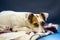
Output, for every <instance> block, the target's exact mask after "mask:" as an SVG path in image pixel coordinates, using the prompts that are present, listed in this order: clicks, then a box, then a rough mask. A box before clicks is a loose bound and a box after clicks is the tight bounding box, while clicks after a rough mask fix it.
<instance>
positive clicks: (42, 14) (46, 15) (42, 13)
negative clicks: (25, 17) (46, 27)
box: [40, 12, 49, 21]
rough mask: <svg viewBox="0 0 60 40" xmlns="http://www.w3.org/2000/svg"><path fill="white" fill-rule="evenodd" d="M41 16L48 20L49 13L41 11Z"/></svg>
mask: <svg viewBox="0 0 60 40" xmlns="http://www.w3.org/2000/svg"><path fill="white" fill-rule="evenodd" d="M40 16H41V17H42V18H43V20H44V21H47V18H48V16H49V14H48V13H44V12H41V13H40Z"/></svg>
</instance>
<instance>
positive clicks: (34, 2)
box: [0, 0, 60, 24]
mask: <svg viewBox="0 0 60 40" xmlns="http://www.w3.org/2000/svg"><path fill="white" fill-rule="evenodd" d="M3 10H13V11H22V12H23V11H31V12H34V13H39V12H48V13H49V18H48V21H47V23H50V22H52V23H58V24H60V0H0V11H3Z"/></svg>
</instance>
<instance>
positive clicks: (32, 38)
mask: <svg viewBox="0 0 60 40" xmlns="http://www.w3.org/2000/svg"><path fill="white" fill-rule="evenodd" d="M39 37H40V35H39V34H34V35H32V36H31V38H30V40H36V39H37V38H39Z"/></svg>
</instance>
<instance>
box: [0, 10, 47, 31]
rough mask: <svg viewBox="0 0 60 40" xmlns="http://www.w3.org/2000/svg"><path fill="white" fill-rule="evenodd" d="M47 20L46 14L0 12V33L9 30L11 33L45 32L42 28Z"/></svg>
mask: <svg viewBox="0 0 60 40" xmlns="http://www.w3.org/2000/svg"><path fill="white" fill-rule="evenodd" d="M47 18H48V13H40V14H34V13H32V12H15V11H2V12H0V31H3V30H6V29H10V31H12V32H14V31H26V32H31V31H34V32H45V31H44V27H43V26H44V23H45V21H46V20H47Z"/></svg>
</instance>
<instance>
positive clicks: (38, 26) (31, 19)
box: [28, 13, 48, 32]
mask: <svg viewBox="0 0 60 40" xmlns="http://www.w3.org/2000/svg"><path fill="white" fill-rule="evenodd" d="M47 18H48V13H40V14H33V13H31V14H29V15H28V24H29V27H30V28H31V29H32V30H33V31H35V32H44V28H43V26H44V23H45V21H46V20H47Z"/></svg>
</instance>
